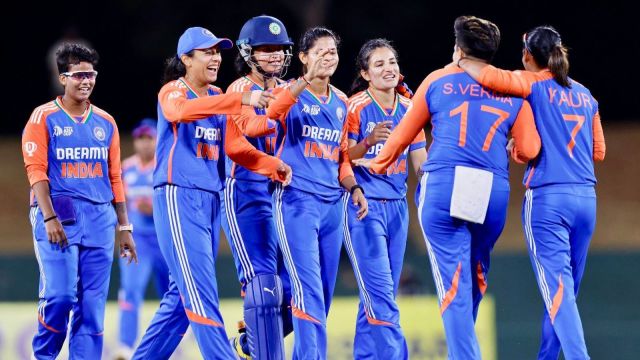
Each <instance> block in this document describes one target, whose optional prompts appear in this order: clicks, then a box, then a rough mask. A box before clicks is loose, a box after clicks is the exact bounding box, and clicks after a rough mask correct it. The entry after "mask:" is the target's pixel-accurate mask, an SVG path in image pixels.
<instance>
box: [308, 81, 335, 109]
mask: <svg viewBox="0 0 640 360" xmlns="http://www.w3.org/2000/svg"><path fill="white" fill-rule="evenodd" d="M304 91H307V92H308V93H309V94H311V97H313V98H314V99H315V100H316V101H317V102H318V103H320V104H321V105H327V104H328V103H330V102H331V99H333V90H331V85H329V96H327V101H322V99H321V98H320V97H319V96H318V95H316V94H314V93H313V91H311V90H310V89H309V88H308V87H306V88H305V89H304Z"/></svg>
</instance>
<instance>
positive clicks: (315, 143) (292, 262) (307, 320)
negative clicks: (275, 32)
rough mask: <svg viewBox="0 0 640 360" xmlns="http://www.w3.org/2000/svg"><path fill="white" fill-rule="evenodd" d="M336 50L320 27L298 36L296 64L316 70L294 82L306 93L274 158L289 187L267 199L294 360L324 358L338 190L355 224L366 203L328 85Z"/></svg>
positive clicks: (336, 251) (340, 98) (338, 237)
mask: <svg viewBox="0 0 640 360" xmlns="http://www.w3.org/2000/svg"><path fill="white" fill-rule="evenodd" d="M338 44H339V40H338V37H337V36H336V35H335V34H334V33H333V32H332V31H331V30H329V29H326V28H322V27H315V28H312V29H309V30H307V31H306V32H305V34H304V35H303V36H302V38H301V39H300V43H299V54H298V57H299V59H300V61H301V62H302V64H303V72H304V73H306V72H307V70H308V68H309V67H310V66H311V64H312V63H314V62H316V61H319V59H320V60H321V61H320V62H321V64H322V70H321V71H320V72H319V74H318V76H317V77H315V78H314V79H306V78H305V77H304V76H302V77H301V80H303V81H305V82H307V83H308V86H306V87H305V88H304V90H303V91H302V92H301V93H300V95H299V97H298V101H297V103H295V104H294V105H293V106H292V107H291V108H290V110H289V111H288V112H287V113H285V114H284V115H282V116H281V117H280V120H281V121H282V123H281V124H279V126H280V127H281V129H280V131H279V133H278V134H279V137H278V143H277V148H276V154H277V155H278V157H279V158H281V159H282V160H283V161H285V162H286V163H287V164H289V165H290V166H291V168H292V171H293V173H294V176H293V178H292V181H291V184H290V185H289V186H287V187H282V186H277V188H276V190H275V192H274V196H273V198H274V205H273V206H274V214H275V215H274V217H275V220H276V230H277V231H278V237H279V244H280V248H281V250H282V254H283V257H284V261H285V266H286V268H287V272H288V273H289V276H290V278H291V286H292V291H293V297H292V299H291V307H292V314H293V328H294V331H295V342H294V350H293V358H294V359H303V358H304V359H326V357H327V332H326V316H327V314H328V311H329V307H330V305H331V298H332V296H333V290H334V287H335V282H336V277H337V271H338V261H339V258H340V247H341V244H342V237H343V212H344V206H346V200H347V199H346V197H344V196H343V193H344V191H343V189H346V190H347V191H349V192H350V193H351V199H352V201H353V203H354V204H356V205H357V206H358V207H359V210H358V211H357V212H356V216H358V219H360V220H361V219H362V218H364V217H365V216H366V214H367V201H366V199H365V197H364V194H363V192H362V187H361V186H359V185H357V182H356V180H355V178H354V176H353V172H352V170H351V164H350V163H349V155H348V149H347V134H346V132H347V126H346V125H347V123H346V111H347V98H346V96H345V95H344V94H343V93H342V92H341V91H340V90H338V89H336V88H335V87H333V86H332V85H330V84H329V80H330V77H331V76H332V75H333V73H334V72H335V70H336V68H337V66H338V60H339V58H338ZM299 83H300V80H298V82H297V83H296V85H298V84H299ZM293 86H294V85H292V86H291V88H293ZM341 198H344V200H345V202H344V205H343V204H342V203H341V201H340V200H341Z"/></svg>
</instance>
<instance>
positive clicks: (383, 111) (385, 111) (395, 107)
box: [365, 89, 400, 116]
mask: <svg viewBox="0 0 640 360" xmlns="http://www.w3.org/2000/svg"><path fill="white" fill-rule="evenodd" d="M365 92H366V93H367V95H369V97H370V98H371V100H372V101H373V103H374V104H376V106H377V107H378V109H380V111H382V113H383V114H384V115H385V116H394V115H395V114H396V111H398V103H399V102H400V99H398V94H397V93H396V94H395V95H396V96H395V98H394V100H393V108H392V109H391V113H389V112H387V110H386V109H385V108H384V107H383V106H382V105H381V104H380V102H378V100H377V99H376V97H375V96H373V94H372V93H371V92H370V91H369V89H367V90H365Z"/></svg>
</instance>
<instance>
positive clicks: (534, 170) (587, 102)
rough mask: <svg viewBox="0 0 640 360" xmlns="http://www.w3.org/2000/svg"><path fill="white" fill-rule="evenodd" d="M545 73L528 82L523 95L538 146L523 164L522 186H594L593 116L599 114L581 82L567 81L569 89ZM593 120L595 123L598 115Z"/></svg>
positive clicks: (592, 99) (596, 105)
mask: <svg viewBox="0 0 640 360" xmlns="http://www.w3.org/2000/svg"><path fill="white" fill-rule="evenodd" d="M543 74H544V73H543ZM545 75H546V76H544V77H543V78H541V80H540V81H537V82H534V83H533V84H532V85H531V93H530V94H529V96H528V97H527V99H528V100H529V102H530V103H531V107H532V109H533V113H534V116H535V122H536V127H537V128H538V132H539V133H540V138H541V140H542V149H541V151H540V155H539V156H538V157H537V158H536V159H534V160H533V161H531V162H530V163H529V166H528V167H527V172H526V173H525V178H524V182H525V185H526V186H527V187H530V188H535V187H540V186H545V185H554V184H575V185H580V184H582V185H594V184H595V183H596V178H595V175H594V171H593V156H594V155H593V154H594V118H595V117H596V116H597V117H599V115H598V103H597V101H596V100H595V99H594V98H593V96H592V95H591V92H590V91H589V90H588V89H587V88H586V87H584V86H583V85H582V84H580V83H578V82H575V81H573V80H570V82H571V88H567V87H563V86H561V85H560V84H559V83H558V82H556V81H555V80H554V79H553V77H552V75H551V74H550V73H546V74H545ZM597 121H598V126H599V118H598V119H597Z"/></svg>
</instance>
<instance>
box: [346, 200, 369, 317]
mask: <svg viewBox="0 0 640 360" xmlns="http://www.w3.org/2000/svg"><path fill="white" fill-rule="evenodd" d="M350 197H351V196H350V195H349V193H348V192H345V193H344V196H343V205H342V207H343V213H344V247H345V249H346V250H347V254H348V255H349V258H350V259H351V264H352V265H353V273H354V274H355V275H356V281H357V282H358V285H359V286H360V292H362V297H363V299H364V307H365V309H366V313H367V315H368V316H370V317H371V318H373V319H375V318H376V314H375V313H374V311H373V306H372V305H371V298H370V297H369V292H368V291H367V287H366V286H365V285H364V281H363V280H362V274H361V273H360V266H359V265H358V259H357V258H356V253H355V251H354V250H353V243H352V242H351V233H349V211H348V210H347V206H348V204H349V198H350Z"/></svg>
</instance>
